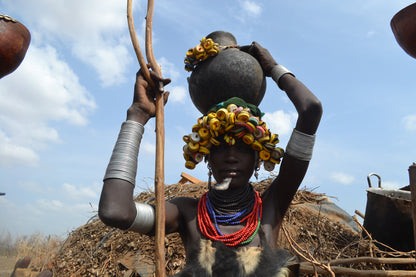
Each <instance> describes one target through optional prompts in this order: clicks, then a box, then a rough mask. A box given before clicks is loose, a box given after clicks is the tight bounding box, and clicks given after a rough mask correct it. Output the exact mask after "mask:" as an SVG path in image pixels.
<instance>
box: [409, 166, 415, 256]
mask: <svg viewBox="0 0 416 277" xmlns="http://www.w3.org/2000/svg"><path fill="white" fill-rule="evenodd" d="M409 182H410V192H411V199H412V219H413V238H414V240H415V250H416V163H413V164H412V165H411V166H410V167H409Z"/></svg>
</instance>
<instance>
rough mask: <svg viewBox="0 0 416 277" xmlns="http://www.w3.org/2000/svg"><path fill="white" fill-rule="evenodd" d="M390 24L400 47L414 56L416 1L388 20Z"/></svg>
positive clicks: (415, 53)
mask: <svg viewBox="0 0 416 277" xmlns="http://www.w3.org/2000/svg"><path fill="white" fill-rule="evenodd" d="M390 26H391V29H392V31H393V34H394V37H395V38H396V40H397V42H398V43H399V45H400V47H402V48H403V50H404V51H405V52H406V53H407V54H409V55H410V56H412V57H413V58H416V3H414V4H411V5H409V6H407V7H405V8H404V9H402V10H400V11H399V12H398V13H396V14H395V15H394V16H393V18H392V19H391V21H390Z"/></svg>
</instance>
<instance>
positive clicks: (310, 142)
mask: <svg viewBox="0 0 416 277" xmlns="http://www.w3.org/2000/svg"><path fill="white" fill-rule="evenodd" d="M315 137H316V136H315V135H308V134H305V133H302V132H299V131H298V130H296V129H293V132H292V135H291V137H290V139H289V142H288V143H287V146H286V153H287V154H288V155H290V156H292V157H294V158H296V159H299V160H301V161H310V160H311V158H312V152H313V146H314V145H315Z"/></svg>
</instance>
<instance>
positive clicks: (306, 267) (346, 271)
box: [299, 262, 416, 277]
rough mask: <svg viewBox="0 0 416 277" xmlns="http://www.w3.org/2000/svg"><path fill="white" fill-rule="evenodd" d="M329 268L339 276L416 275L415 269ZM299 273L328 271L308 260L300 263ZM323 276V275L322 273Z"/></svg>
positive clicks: (408, 276) (397, 276)
mask: <svg viewBox="0 0 416 277" xmlns="http://www.w3.org/2000/svg"><path fill="white" fill-rule="evenodd" d="M331 270H332V271H333V272H334V273H335V274H337V276H338V275H340V276H359V277H379V276H380V277H384V276H390V277H411V276H416V271H414V270H412V271H410V270H359V269H353V268H346V267H341V266H332V267H331ZM299 271H300V273H307V274H314V273H315V272H316V271H317V272H318V274H322V275H324V274H328V272H327V271H326V270H324V269H322V268H319V267H318V268H314V266H313V265H311V264H310V263H309V262H301V263H300V269H299ZM324 276H325V275H324Z"/></svg>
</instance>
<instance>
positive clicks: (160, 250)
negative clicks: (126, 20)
mask: <svg viewBox="0 0 416 277" xmlns="http://www.w3.org/2000/svg"><path fill="white" fill-rule="evenodd" d="M153 10H154V0H148V3H147V15H146V57H147V61H148V62H149V63H150V67H151V68H152V70H153V71H154V72H156V73H157V74H158V75H159V76H160V77H162V71H161V69H160V66H159V65H158V64H157V62H156V59H155V56H154V54H153V47H152V23H153ZM163 108H164V100H163V94H162V93H157V94H156V160H155V198H156V234H155V244H156V245H155V252H156V253H155V254H156V276H158V277H164V276H165V275H166V273H165V173H164V172H165V171H164V160H165V155H164V154H165V125H164V109H163Z"/></svg>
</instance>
